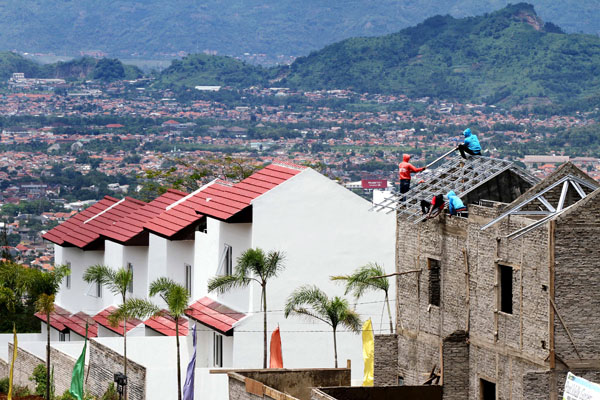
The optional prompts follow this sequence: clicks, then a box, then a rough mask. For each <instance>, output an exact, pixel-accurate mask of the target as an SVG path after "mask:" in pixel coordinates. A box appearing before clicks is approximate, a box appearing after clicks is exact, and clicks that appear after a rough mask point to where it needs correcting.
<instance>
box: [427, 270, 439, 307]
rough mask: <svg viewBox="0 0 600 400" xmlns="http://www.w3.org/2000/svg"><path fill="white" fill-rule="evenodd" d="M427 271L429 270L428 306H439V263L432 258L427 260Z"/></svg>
mask: <svg viewBox="0 0 600 400" xmlns="http://www.w3.org/2000/svg"><path fill="white" fill-rule="evenodd" d="M427 269H428V270H429V304H431V305H434V306H438V307H439V306H440V292H441V284H440V262H439V260H434V259H433V258H428V259H427Z"/></svg>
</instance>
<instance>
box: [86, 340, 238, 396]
mask: <svg viewBox="0 0 600 400" xmlns="http://www.w3.org/2000/svg"><path fill="white" fill-rule="evenodd" d="M94 340H97V341H98V342H100V343H101V344H103V345H104V346H107V347H109V348H111V349H112V350H114V351H116V352H118V353H119V354H122V353H123V340H122V339H120V338H98V339H94ZM149 348H151V349H152V351H148V349H149ZM180 354H181V364H180V366H181V385H182V386H183V384H184V383H185V375H186V369H187V365H188V363H189V361H190V358H191V355H192V354H193V346H192V338H191V336H189V337H187V338H180ZM127 358H129V359H130V360H132V361H133V362H136V363H138V364H140V365H142V366H144V367H145V368H146V399H148V400H163V399H172V398H176V397H177V358H176V344H175V337H165V336H163V337H132V338H131V339H129V336H128V340H127ZM196 366H197V368H196V370H195V383H194V389H195V398H197V399H207V400H226V399H228V398H229V396H228V386H227V375H226V374H220V375H212V374H209V368H203V367H200V365H199V363H197V364H196Z"/></svg>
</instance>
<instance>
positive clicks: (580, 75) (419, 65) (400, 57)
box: [277, 3, 600, 103]
mask: <svg viewBox="0 0 600 400" xmlns="http://www.w3.org/2000/svg"><path fill="white" fill-rule="evenodd" d="M599 72H600V39H599V38H598V37H596V36H591V35H582V34H564V33H562V32H561V30H560V29H559V28H558V27H557V26H556V25H553V24H548V23H547V24H544V23H543V22H542V20H541V19H540V18H539V17H538V16H537V15H536V13H535V11H534V9H533V7H532V6H530V5H528V4H524V3H521V4H517V5H513V6H508V7H506V8H504V9H502V10H499V11H496V12H494V13H492V14H489V15H484V16H478V17H469V18H463V19H455V18H453V17H451V16H436V17H432V18H430V19H427V20H426V21H424V22H423V23H421V24H419V25H417V26H415V27H412V28H407V29H404V30H402V31H400V32H398V33H394V34H390V35H386V36H381V37H375V38H365V37H363V38H353V39H348V40H344V41H342V42H339V43H335V44H333V45H330V46H327V47H326V48H324V49H323V50H321V51H318V52H314V53H311V54H310V55H309V56H307V57H301V58H298V59H297V60H296V61H295V62H294V63H293V64H292V65H291V66H290V67H285V68H282V69H281V70H280V71H279V74H280V75H281V76H284V77H285V78H284V79H282V80H281V81H280V82H278V83H277V85H278V86H290V87H296V88H304V89H330V88H338V89H339V88H353V89H354V90H356V91H359V92H380V93H405V94H408V95H410V96H434V97H440V98H446V99H459V100H468V101H482V100H483V101H487V102H489V103H497V102H502V101H505V102H509V103H516V102H542V103H544V102H548V101H549V100H550V101H554V102H556V101H564V100H571V99H573V98H585V97H586V96H588V95H592V94H594V93H596V92H597V91H598V90H599V89H600V75H599Z"/></svg>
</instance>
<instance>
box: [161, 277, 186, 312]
mask: <svg viewBox="0 0 600 400" xmlns="http://www.w3.org/2000/svg"><path fill="white" fill-rule="evenodd" d="M165 300H166V301H167V306H168V307H169V312H170V313H171V315H172V316H173V317H181V316H182V315H183V314H184V313H185V310H186V309H187V308H188V303H189V301H190V293H189V292H188V291H187V289H186V288H184V287H183V286H181V285H178V284H175V285H174V286H172V287H171V289H169V290H168V291H167V293H166V296H165Z"/></svg>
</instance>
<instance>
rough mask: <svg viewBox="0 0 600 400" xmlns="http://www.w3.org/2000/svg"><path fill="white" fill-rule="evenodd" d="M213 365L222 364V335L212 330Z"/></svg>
mask: <svg viewBox="0 0 600 400" xmlns="http://www.w3.org/2000/svg"><path fill="white" fill-rule="evenodd" d="M213 365H214V366H215V367H222V366H223V336H222V335H219V334H218V333H216V332H213Z"/></svg>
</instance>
